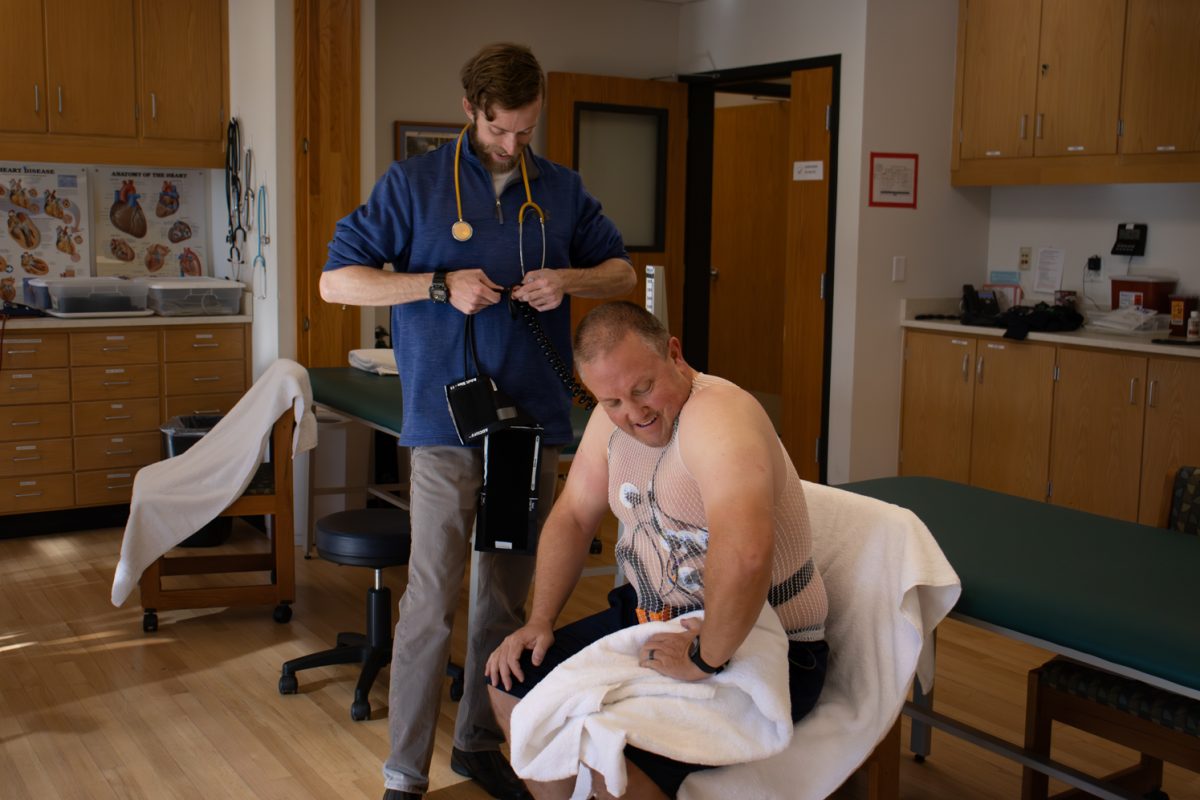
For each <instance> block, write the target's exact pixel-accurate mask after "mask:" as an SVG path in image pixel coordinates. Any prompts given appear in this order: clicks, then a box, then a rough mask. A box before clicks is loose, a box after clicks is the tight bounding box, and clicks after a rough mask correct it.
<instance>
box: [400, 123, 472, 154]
mask: <svg viewBox="0 0 1200 800" xmlns="http://www.w3.org/2000/svg"><path fill="white" fill-rule="evenodd" d="M461 130H462V125H452V124H450V123H447V122H397V123H396V160H397V161H403V160H404V159H406V158H411V157H413V156H419V155H423V154H424V153H428V152H430V151H431V150H436V149H437V148H439V147H441V146H442V145H444V144H445V143H446V142H453V141H454V140H455V139H457V138H458V132H459V131H461Z"/></svg>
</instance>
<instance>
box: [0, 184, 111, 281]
mask: <svg viewBox="0 0 1200 800" xmlns="http://www.w3.org/2000/svg"><path fill="white" fill-rule="evenodd" d="M0 218H2V219H3V220H4V224H3V225H2V226H0V295H2V296H3V298H4V299H5V300H8V301H16V302H25V300H26V297H25V279H26V278H43V277H48V278H59V277H68V278H69V277H72V276H76V275H87V274H89V272H90V270H91V268H92V265H91V254H90V250H91V246H92V245H91V234H90V220H89V217H88V183H87V172H86V170H85V169H84V168H83V167H80V166H64V165H62V164H20V163H13V162H10V161H0Z"/></svg>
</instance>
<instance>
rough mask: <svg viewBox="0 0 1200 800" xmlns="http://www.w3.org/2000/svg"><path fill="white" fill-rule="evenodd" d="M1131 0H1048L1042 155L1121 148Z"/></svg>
mask: <svg viewBox="0 0 1200 800" xmlns="http://www.w3.org/2000/svg"><path fill="white" fill-rule="evenodd" d="M1124 34H1125V0H1043V3H1042V33H1041V44H1040V46H1039V53H1038V89H1037V105H1038V109H1037V112H1038V120H1037V124H1036V125H1035V126H1034V127H1035V131H1036V139H1035V142H1034V148H1033V152H1034V155H1038V156H1063V155H1105V154H1112V153H1115V152H1117V123H1118V116H1119V104H1120V99H1121V53H1122V50H1123V46H1124Z"/></svg>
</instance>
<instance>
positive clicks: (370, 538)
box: [316, 508, 412, 569]
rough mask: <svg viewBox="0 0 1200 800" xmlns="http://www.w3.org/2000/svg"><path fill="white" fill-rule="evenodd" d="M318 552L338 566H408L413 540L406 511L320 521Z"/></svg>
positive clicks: (360, 512)
mask: <svg viewBox="0 0 1200 800" xmlns="http://www.w3.org/2000/svg"><path fill="white" fill-rule="evenodd" d="M316 540H317V552H318V553H320V555H321V558H324V559H325V560H327V561H332V562H334V563H335V564H348V565H351V566H358V567H372V568H374V569H382V568H384V567H394V566H400V565H402V564H407V563H408V556H409V553H410V552H411V550H412V536H411V534H410V529H409V525H408V512H407V511H405V510H404V509H402V508H359V509H354V510H352V511H338V512H337V513H334V514H329V515H328V516H324V517H321V519H319V520H317V536H316Z"/></svg>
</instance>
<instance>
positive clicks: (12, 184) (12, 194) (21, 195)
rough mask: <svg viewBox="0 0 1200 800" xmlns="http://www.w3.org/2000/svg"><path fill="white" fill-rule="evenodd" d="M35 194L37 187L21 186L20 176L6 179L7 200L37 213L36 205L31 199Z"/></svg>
mask: <svg viewBox="0 0 1200 800" xmlns="http://www.w3.org/2000/svg"><path fill="white" fill-rule="evenodd" d="M36 196H37V189H25V188H23V187H22V186H21V179H20V178H11V179H10V180H9V181H8V201H9V202H10V203H12V204H13V205H14V206H20V207H21V208H24V209H26V210H28V211H32V212H33V213H34V214H36V213H38V205H37V203H36V202H34V200H33V198H34V197H36Z"/></svg>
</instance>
